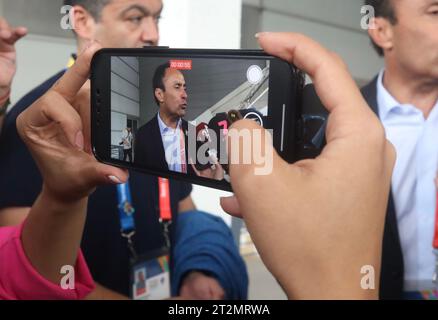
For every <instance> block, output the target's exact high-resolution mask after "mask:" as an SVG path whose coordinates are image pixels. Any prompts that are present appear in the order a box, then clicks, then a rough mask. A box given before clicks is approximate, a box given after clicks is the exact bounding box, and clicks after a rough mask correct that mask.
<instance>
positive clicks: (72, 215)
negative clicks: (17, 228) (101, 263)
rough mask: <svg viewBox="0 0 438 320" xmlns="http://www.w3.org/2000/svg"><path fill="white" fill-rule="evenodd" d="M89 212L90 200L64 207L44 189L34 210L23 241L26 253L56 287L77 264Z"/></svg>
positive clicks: (65, 204)
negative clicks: (67, 269)
mask: <svg viewBox="0 0 438 320" xmlns="http://www.w3.org/2000/svg"><path fill="white" fill-rule="evenodd" d="M86 209H87V199H86V198H84V199H82V200H80V201H77V202H72V203H63V202H61V201H57V200H56V199H54V198H53V197H51V196H50V195H49V194H48V193H47V192H46V191H44V189H43V191H42V192H41V194H40V196H39V197H38V199H37V200H36V202H35V203H34V205H33V207H32V208H31V210H30V213H29V217H28V219H27V220H26V222H25V225H24V228H23V233H22V238H21V239H22V243H23V249H24V252H25V253H26V255H27V257H28V258H29V260H30V261H31V263H32V265H33V267H34V268H35V269H36V270H38V272H39V273H40V274H41V275H42V276H44V277H45V278H46V279H48V280H50V281H52V282H53V283H59V282H60V280H61V278H62V276H63V275H62V274H61V273H60V272H61V268H62V267H63V266H65V265H70V266H74V265H75V263H76V260H77V257H78V252H79V248H80V242H81V238H82V232H83V228H84V224H85V217H86Z"/></svg>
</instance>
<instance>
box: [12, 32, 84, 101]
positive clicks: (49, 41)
mask: <svg viewBox="0 0 438 320" xmlns="http://www.w3.org/2000/svg"><path fill="white" fill-rule="evenodd" d="M74 52H76V46H75V42H74V41H73V40H68V39H63V38H57V37H46V36H40V35H33V34H30V35H28V36H26V38H24V39H22V40H20V41H19V42H18V44H17V66H18V68H17V75H16V77H15V79H14V82H13V86H12V103H15V102H17V101H18V99H19V98H20V97H21V96H23V95H24V94H26V93H27V92H29V91H30V90H31V89H32V88H34V87H35V86H37V85H39V84H41V82H42V81H43V80H46V79H48V78H50V77H51V76H53V75H54V74H55V73H57V72H58V71H61V70H62V69H63V68H65V67H66V66H67V62H68V59H69V57H70V54H71V53H74Z"/></svg>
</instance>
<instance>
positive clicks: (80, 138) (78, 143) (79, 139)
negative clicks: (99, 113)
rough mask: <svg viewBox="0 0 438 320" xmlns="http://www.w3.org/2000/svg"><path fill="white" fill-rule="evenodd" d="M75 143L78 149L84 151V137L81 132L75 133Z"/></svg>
mask: <svg viewBox="0 0 438 320" xmlns="http://www.w3.org/2000/svg"><path fill="white" fill-rule="evenodd" d="M75 143H76V146H77V147H78V148H79V149H81V150H84V135H83V134H82V131H79V132H78V133H76V140H75Z"/></svg>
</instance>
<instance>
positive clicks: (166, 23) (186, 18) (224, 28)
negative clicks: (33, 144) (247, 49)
mask: <svg viewBox="0 0 438 320" xmlns="http://www.w3.org/2000/svg"><path fill="white" fill-rule="evenodd" d="M241 11H242V0H220V1H218V0H164V11H163V19H162V22H161V25H160V31H161V41H160V44H161V45H166V46H170V47H173V48H222V49H238V48H240V29H241Z"/></svg>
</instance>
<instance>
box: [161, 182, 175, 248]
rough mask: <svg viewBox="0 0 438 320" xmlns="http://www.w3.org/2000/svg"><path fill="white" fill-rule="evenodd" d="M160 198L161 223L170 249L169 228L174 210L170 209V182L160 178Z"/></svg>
mask: <svg viewBox="0 0 438 320" xmlns="http://www.w3.org/2000/svg"><path fill="white" fill-rule="evenodd" d="M158 194H159V196H158V198H159V200H158V201H159V206H160V209H159V210H160V223H161V226H162V228H163V236H164V242H165V245H166V247H167V248H170V233H169V226H170V224H171V223H172V209H171V208H170V188H169V180H168V179H165V178H158Z"/></svg>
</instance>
